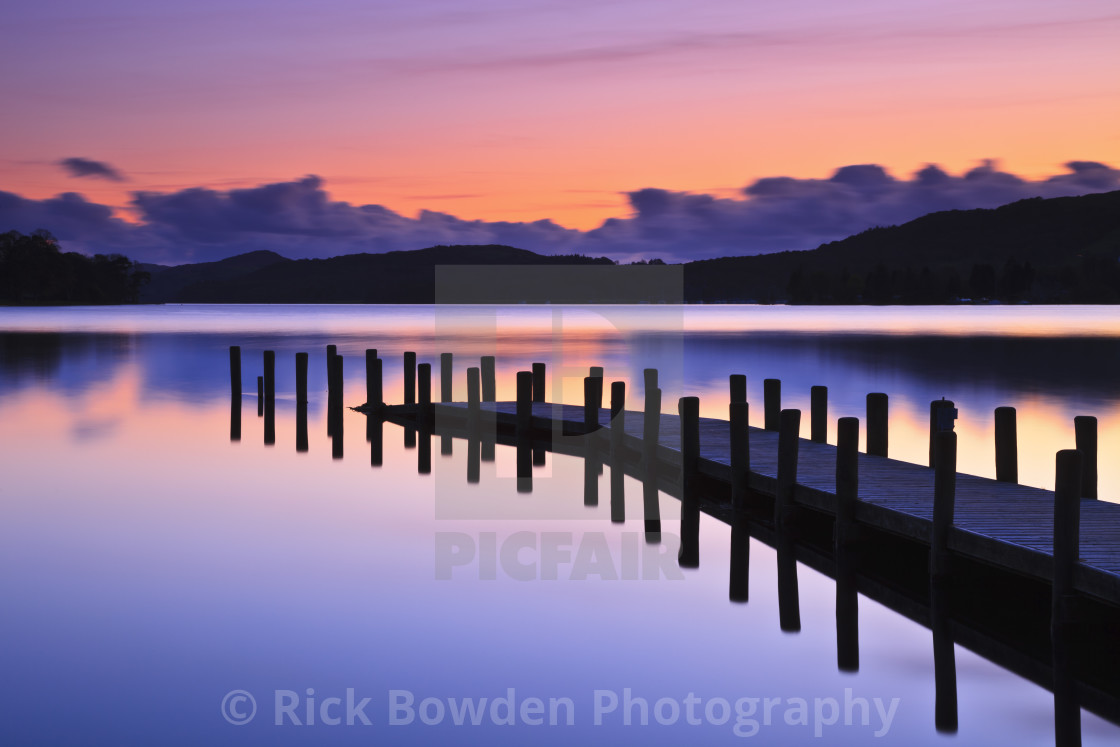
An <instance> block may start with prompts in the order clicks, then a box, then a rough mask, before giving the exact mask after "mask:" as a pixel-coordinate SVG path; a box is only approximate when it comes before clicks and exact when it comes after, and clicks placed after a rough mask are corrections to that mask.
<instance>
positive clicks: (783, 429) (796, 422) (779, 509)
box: [774, 410, 801, 532]
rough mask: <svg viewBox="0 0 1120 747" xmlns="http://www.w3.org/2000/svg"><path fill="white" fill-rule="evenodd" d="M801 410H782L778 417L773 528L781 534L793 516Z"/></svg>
mask: <svg viewBox="0 0 1120 747" xmlns="http://www.w3.org/2000/svg"><path fill="white" fill-rule="evenodd" d="M800 430H801V410H782V411H781V414H780V415H779V417H778V474H777V486H776V489H775V494H774V527H775V528H776V529H777V530H778V531H779V532H783V531H785V530H786V529H787V528H788V525H789V522H790V518H791V517H792V516H793V489H794V486H795V485H796V484H797V456H798V451H799V448H800V444H799V440H798V433H799V432H800Z"/></svg>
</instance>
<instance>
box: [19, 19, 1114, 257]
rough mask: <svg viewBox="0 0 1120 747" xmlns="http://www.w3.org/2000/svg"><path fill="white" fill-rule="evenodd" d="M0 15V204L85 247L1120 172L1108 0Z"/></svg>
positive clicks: (341, 241) (678, 242)
mask: <svg viewBox="0 0 1120 747" xmlns="http://www.w3.org/2000/svg"><path fill="white" fill-rule="evenodd" d="M0 19H2V20H3V27H4V29H5V41H4V44H3V45H0V70H3V75H2V76H0V92H2V94H3V100H4V107H3V110H2V113H0V176H2V178H0V231H3V230H8V229H17V230H22V231H30V230H33V229H34V228H39V227H42V228H46V229H48V230H51V231H52V232H54V233H55V234H56V235H57V236H59V238H60V239H62V240H63V243H64V245H66V246H68V247H71V248H76V249H81V250H83V251H123V252H124V253H126V254H129V256H134V257H137V258H143V259H150V260H158V261H166V262H176V261H197V260H201V259H211V258H216V257H221V256H229V255H230V254H235V253H237V252H239V251H243V250H247V249H255V248H273V249H276V250H277V251H280V252H281V253H284V254H287V255H289V256H293V257H299V256H326V255H330V254H337V253H341V252H344V251H383V250H386V249H401V248H420V247H422V246H427V245H429V244H433V243H485V242H489V241H500V242H502V243H512V244H515V245H518V246H522V247H523V248H527V249H533V250H536V251H543V252H561V251H564V252H567V251H580V252H583V253H595V254H608V255H610V256H615V257H616V258H621V259H625V258H628V257H637V256H664V257H666V258H675V259H681V258H688V257H692V256H718V255H721V254H732V253H734V254H746V253H755V252H760V251H774V250H780V249H789V248H812V247H814V246H816V245H817V244H819V243H820V242H821V241H825V240H831V239H835V238H842V237H843V236H846V235H848V234H850V233H852V232H855V231H859V230H862V229H864V228H867V227H869V226H870V225H875V224H884V223H896V222H902V221H905V220H909V219H910V218H913V217H917V215H920V214H922V213H924V212H928V211H930V210H935V209H945V208H953V207H994V206H996V205H998V204H1003V203H1004V202H1008V201H1011V200H1014V199H1018V198H1020V197H1026V196H1032V195H1035V194H1038V195H1043V196H1057V195H1064V194H1079V193H1085V192H1092V191H1102V190H1106V189H1118V188H1120V173H1118V172H1117V171H1116V169H1115V167H1117V166H1120V7H1118V6H1117V5H1116V2H1115V0H1067V1H1066V2H1063V3H1055V2H1053V0H1046V1H1045V2H1044V1H1042V0H1014V1H1011V0H1002V1H996V0H968V1H967V2H965V1H962V0H938V1H937V2H927V1H924V0H923V1H918V0H889V1H888V0H849V1H848V2H843V3H838V2H826V1H825V0H781V2H777V1H774V0H756V1H753V2H746V1H745V0H687V1H686V0H641V2H636V1H632V0H594V2H592V1H590V0H516V1H514V0H476V1H475V2H472V3H465V2H450V1H448V0H413V1H412V2H407V3H405V2H399V0H394V1H393V2H387V1H384V0H320V1H319V2H315V3H311V2H298V1H294V0H220V1H219V0H195V2H192V3H189V4H187V3H182V4H179V3H176V4H171V3H164V2H159V1H158V0H38V1H37V2H35V3H30V2H24V3H18V4H14V3H10V4H8V5H7V6H6V7H5V9H4V10H3V11H0ZM985 159H993V161H992V162H989V163H986V162H985ZM1071 163H1072V164H1073V165H1072V166H1069V165H1067V164H1071ZM928 164H937V165H938V166H939V167H940V169H939V170H937V169H935V170H926V171H925V172H923V174H922V176H920V177H919V176H915V174H916V172H919V171H920V170H922V169H923V168H925V167H926V166H927V165H928ZM871 165H877V166H878V167H879V168H874V167H872V166H871ZM846 166H863V167H864V168H861V169H848V170H845V171H840V172H838V171H837V170H838V169H841V168H842V167H846ZM837 177H838V178H837ZM747 188H750V191H744V190H745V189H747ZM643 190H644V191H643ZM65 193H77V194H79V195H81V197H77V196H75V195H68V196H65V197H62V198H56V196H57V195H60V194H65ZM611 219H613V220H611ZM605 221H606V223H604V222H605Z"/></svg>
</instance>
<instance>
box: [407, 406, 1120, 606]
mask: <svg viewBox="0 0 1120 747" xmlns="http://www.w3.org/2000/svg"><path fill="white" fill-rule="evenodd" d="M481 407H482V409H483V411H486V412H493V413H495V419H496V422H497V424H498V425H499V427H505V428H511V427H513V425H514V422H515V413H516V403H515V402H497V403H494V402H483V403H482V405H481ZM433 408H434V416H435V419H436V422H437V423H439V422H440V420H449V421H460V420H463V419H465V417H466V412H467V404H466V403H442V404H435V405H433ZM415 409H416V408H415V406H398V407H390V408H389V410H388V411H389V413H393V412H397V413H401V414H405V413H411V412H415ZM642 421H643V414H642V413H641V412H636V411H627V412H626V417H625V434H626V436H625V439H624V445H625V446H626V447H627V448H629V449H631V450H636V449H637V448H638V447H639V445H640V443H641V438H642V428H643V422H642ZM599 423H600V425H601V426H602V427H603V428H604V429H606V430H609V428H610V412H609V410H607V409H605V408H604V409H601V410H600V411H599ZM533 429H534V431H537V432H552V433H580V432H582V430H583V407H582V406H574V405H558V404H552V403H534V404H533ZM728 429H729V424H728V422H727V421H725V420H717V419H714V418H701V419H700V464H699V469H700V472H701V474H703V475H706V476H707V477H709V478H712V479H714V480H716V481H718V482H722V483H729V482H730V477H731V467H730V455H729V443H728V442H729V438H728ZM749 438H750V466H751V475H750V479H749V486H750V488H751V490H752V491H755V492H758V493H761V494H763V495H770V496H772V495H773V494H774V489H775V484H776V474H777V443H778V434H777V432H776V431H766V430H763V429H759V428H753V427H752V428H750V436H749ZM604 447H605V442H604ZM799 452H800V454H799V460H798V468H797V487H796V489H795V491H794V500H795V502H796V503H797V504H800V505H802V506H805V507H809V508H812V509H814V510H817V511H821V512H823V513H825V514H831V515H835V511H836V496H835V482H836V448H835V446H832V445H829V444H820V443H815V442H812V441H809V440H806V439H800V443H799ZM657 453H658V459H659V462H660V463H661V464H662V466H663V467H665V468H669V469H672V468H677V469H679V467H680V419H679V418H678V417H677V416H676V415H670V414H665V413H662V414H661V416H660V428H659V438H658V450H657ZM933 482H934V471H933V470H932V469H931V468H929V467H925V466H921V465H915V464H910V463H908V462H901V461H898V460H895V459H888V458H885V457H877V456H870V455H867V454H860V455H859V503H858V504H857V507H856V521H857V523H860V524H865V525H868V526H871V527H875V528H877V529H881V530H885V531H889V532H892V533H895V534H898V535H901V536H903V537H906V538H908V539H911V540H916V541H918V542H921V543H924V544H928V543H929V537H930V533H931V531H932V518H933ZM1053 522H1054V494H1053V492H1052V491H1048V490H1041V489H1038V488H1032V487H1027V486H1024V485H1016V484H1013V483H1006V482H997V481H995V480H991V479H987V478H983V477H977V476H974V475H965V474H958V475H957V483H956V509H955V517H954V527H953V531H952V532H951V533H950V536H949V547H950V549H951V550H952V551H954V552H955V553H959V554H961V555H963V556H967V557H971V558H974V559H977V560H980V561H982V562H986V563H990V564H992V565H995V566H997V567H1000V568H1003V569H1007V570H1012V571H1015V572H1018V573H1021V574H1024V575H1027V576H1030V577H1034V578H1038V579H1042V580H1046V581H1048V580H1050V578H1051V576H1052V566H1053V555H1052V547H1053ZM1080 537H1081V548H1080V556H1081V561H1082V562H1081V563H1079V565H1078V568H1077V571H1076V574H1075V579H1074V583H1075V588H1076V589H1077V590H1078V591H1079V592H1081V593H1084V594H1088V595H1091V596H1093V597H1096V598H1098V599H1100V600H1102V601H1105V602H1108V603H1112V604H1120V505H1118V504H1113V503H1109V502H1106V501H1100V500H1092V499H1082V501H1081V534H1080Z"/></svg>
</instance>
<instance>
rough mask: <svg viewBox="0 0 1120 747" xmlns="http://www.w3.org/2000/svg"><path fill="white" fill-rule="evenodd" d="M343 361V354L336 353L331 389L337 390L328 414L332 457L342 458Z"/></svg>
mask: <svg viewBox="0 0 1120 747" xmlns="http://www.w3.org/2000/svg"><path fill="white" fill-rule="evenodd" d="M342 363H343V360H342V356H341V355H335V356H334V364H333V367H332V370H331V389H333V390H334V391H335V396H334V404H333V406H332V407H331V408H330V413H328V415H327V420H328V421H330V434H331V459H342V444H343V441H342V430H343V428H342V390H343V385H342V382H343V381H344V378H343V375H342V371H343V366H342Z"/></svg>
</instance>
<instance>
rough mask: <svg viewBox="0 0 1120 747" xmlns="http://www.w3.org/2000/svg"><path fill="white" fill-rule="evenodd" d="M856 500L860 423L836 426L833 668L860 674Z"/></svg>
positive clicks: (845, 421) (849, 420) (843, 421)
mask: <svg viewBox="0 0 1120 747" xmlns="http://www.w3.org/2000/svg"><path fill="white" fill-rule="evenodd" d="M858 498H859V419H858V418H840V419H839V420H838V421H837V423H836V525H835V534H834V543H835V554H836V666H837V668H838V669H839V670H840V671H842V672H858V671H859V595H858V593H857V591H856V578H855V566H854V562H853V558H852V545H853V541H854V538H855V535H856V532H855V521H856V501H857V500H858Z"/></svg>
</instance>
